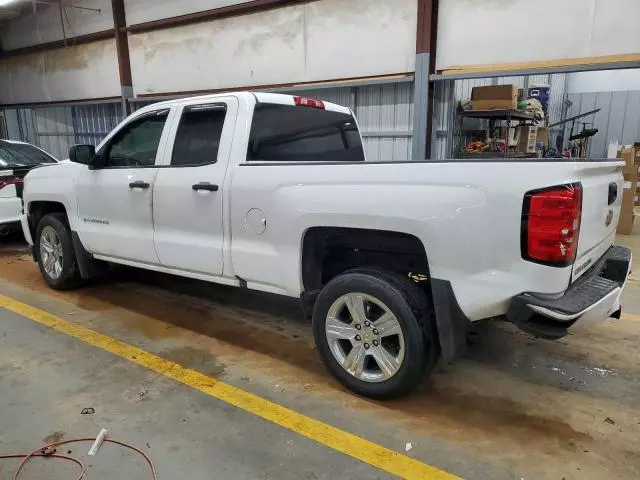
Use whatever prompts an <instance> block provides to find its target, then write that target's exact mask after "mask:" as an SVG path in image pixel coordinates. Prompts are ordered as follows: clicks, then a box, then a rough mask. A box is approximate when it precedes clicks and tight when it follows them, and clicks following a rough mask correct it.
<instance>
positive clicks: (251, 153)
mask: <svg viewBox="0 0 640 480" xmlns="http://www.w3.org/2000/svg"><path fill="white" fill-rule="evenodd" d="M364 159H365V157H364V150H363V148H362V141H361V139H360V134H359V133H358V127H357V125H356V122H355V119H354V118H353V116H352V115H350V114H346V113H340V112H331V111H327V110H322V109H319V108H311V107H300V106H288V105H277V104H271V103H261V104H258V105H256V108H255V111H254V114H253V122H252V124H251V135H250V137H249V149H248V152H247V160H248V161H267V162H362V161H364Z"/></svg>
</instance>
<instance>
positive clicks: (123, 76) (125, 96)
mask: <svg viewBox="0 0 640 480" xmlns="http://www.w3.org/2000/svg"><path fill="white" fill-rule="evenodd" d="M111 10H112V12H113V28H114V30H115V34H116V51H117V54H118V72H119V74H120V93H121V95H122V112H123V113H124V115H125V116H126V115H129V113H131V108H130V106H129V99H130V98H131V97H133V81H132V80H131V60H130V58H129V36H128V34H127V30H126V28H127V18H126V15H125V10H124V0H111Z"/></svg>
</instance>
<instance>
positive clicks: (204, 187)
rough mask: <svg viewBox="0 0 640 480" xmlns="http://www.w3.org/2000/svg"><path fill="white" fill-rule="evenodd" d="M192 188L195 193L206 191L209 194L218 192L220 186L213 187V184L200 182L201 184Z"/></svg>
mask: <svg viewBox="0 0 640 480" xmlns="http://www.w3.org/2000/svg"><path fill="white" fill-rule="evenodd" d="M191 188H192V189H193V190H194V191H198V190H205V191H207V192H217V191H218V188H219V187H218V185H213V184H212V183H209V182H200V183H196V184H195V185H193V186H192V187H191Z"/></svg>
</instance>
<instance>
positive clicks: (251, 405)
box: [0, 295, 459, 480]
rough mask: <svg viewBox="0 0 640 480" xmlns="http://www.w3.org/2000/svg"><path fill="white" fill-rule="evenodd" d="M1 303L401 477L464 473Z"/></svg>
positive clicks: (428, 478)
mask: <svg viewBox="0 0 640 480" xmlns="http://www.w3.org/2000/svg"><path fill="white" fill-rule="evenodd" d="M0 307H4V308H6V309H7V310H10V311H12V312H14V313H17V314H18V315H21V316H23V317H26V318H28V319H30V320H33V321H35V322H38V323H40V324H42V325H46V326H47V327H50V328H52V329H53V330H55V331H57V332H60V333H64V334H65V335H69V336H71V337H74V338H77V339H78V340H82V341H83V342H86V343H88V344H90V345H93V346H94V347H98V348H100V349H102V350H105V351H107V352H110V353H112V354H114V355H117V356H119V357H121V358H124V359H127V360H129V361H131V362H133V363H136V364H138V365H141V366H143V367H145V368H148V369H150V370H153V371H154V372H157V373H160V374H162V375H164V376H166V377H169V378H171V379H173V380H176V381H178V382H180V383H183V384H184V385H188V386H190V387H192V388H194V389H196V390H199V391H201V392H203V393H206V394H207V395H210V396H211V397H214V398H217V399H218V400H222V401H223V402H226V403H228V404H231V405H234V406H236V407H238V408H240V409H242V410H244V411H246V412H249V413H253V414H254V415H257V416H258V417H261V418H263V419H265V420H268V421H270V422H273V423H275V424H276V425H280V426H281V427H284V428H287V429H289V430H291V431H293V432H296V433H298V434H300V435H303V436H305V437H307V438H310V439H312V440H315V441H316V442H318V443H320V444H322V445H324V446H326V447H329V448H332V449H333V450H336V451H338V452H341V453H343V454H345V455H349V456H350V457H353V458H356V459H358V460H361V461H362V462H365V463H367V464H369V465H372V466H374V467H377V468H379V469H380V470H384V471H385V472H388V473H391V474H393V475H396V476H398V477H402V478H408V479H424V480H453V479H457V478H459V477H456V476H454V475H451V474H450V473H447V472H445V471H443V470H440V469H438V468H436V467H432V466H430V465H427V464H425V463H422V462H420V461H418V460H415V459H413V458H411V457H408V456H406V455H403V454H401V453H398V452H395V451H393V450H390V449H388V448H385V447H383V446H381V445H378V444H376V443H373V442H370V441H369V440H365V439H364V438H361V437H358V436H357V435H353V434H351V433H348V432H345V431H344V430H340V429H338V428H336V427H332V426H331V425H328V424H326V423H323V422H321V421H319V420H315V419H313V418H311V417H307V416H306V415H302V414H301V413H298V412H296V411H294V410H291V409H289V408H286V407H283V406H282V405H278V404H277V403H274V402H271V401H269V400H267V399H264V398H262V397H259V396H257V395H254V394H253V393H249V392H246V391H244V390H241V389H239V388H236V387H232V386H231V385H227V384H226V383H224V382H221V381H219V380H216V379H214V378H211V377H207V376H206V375H204V374H202V373H200V372H196V371H195V370H191V369H189V368H185V367H183V366H181V365H179V364H177V363H174V362H172V361H170V360H167V359H165V358H162V357H159V356H157V355H154V354H152V353H149V352H146V351H144V350H142V349H140V348H137V347H134V346H132V345H129V344H127V343H124V342H121V341H120V340H116V339H115V338H111V337H109V336H107V335H104V334H102V333H98V332H96V331H94V330H91V329H89V328H86V327H83V326H81V325H78V324H75V323H72V322H68V321H66V320H63V319H61V318H59V317H56V316H55V315H52V314H50V313H47V312H45V311H44V310H40V309H38V308H35V307H32V306H30V305H27V304H25V303H22V302H19V301H17V300H14V299H12V298H9V297H5V296H3V295H0Z"/></svg>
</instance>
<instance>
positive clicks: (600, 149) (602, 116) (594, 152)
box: [565, 90, 640, 158]
mask: <svg viewBox="0 0 640 480" xmlns="http://www.w3.org/2000/svg"><path fill="white" fill-rule="evenodd" d="M567 98H568V100H569V101H570V102H571V103H572V105H571V106H570V107H569V109H568V111H567V116H569V117H571V116H574V115H579V114H580V113H585V112H588V111H590V110H595V109H597V108H600V109H601V110H600V111H599V112H598V113H595V114H593V115H589V116H587V117H584V118H581V119H579V120H578V122H582V123H587V124H588V125H587V126H588V127H589V126H591V125H593V127H595V128H597V129H598V133H597V134H596V135H595V136H594V137H592V138H591V140H590V142H589V157H591V158H605V157H606V156H607V150H608V148H609V144H610V143H612V142H618V143H619V144H621V145H628V144H632V143H634V142H640V90H633V91H632V90H629V91H623V92H597V93H595V92H592V93H571V94H569V95H567ZM582 123H581V124H578V123H576V126H575V128H574V134H575V133H578V132H579V131H581V130H582V128H583V125H582ZM570 129H571V123H568V124H567V125H566V126H565V138H567V139H568V138H569V136H570Z"/></svg>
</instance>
